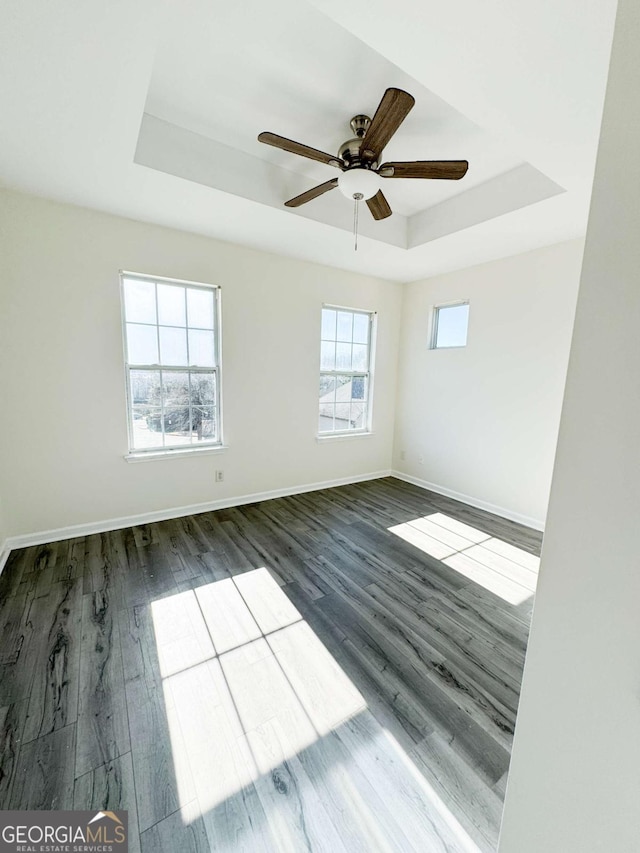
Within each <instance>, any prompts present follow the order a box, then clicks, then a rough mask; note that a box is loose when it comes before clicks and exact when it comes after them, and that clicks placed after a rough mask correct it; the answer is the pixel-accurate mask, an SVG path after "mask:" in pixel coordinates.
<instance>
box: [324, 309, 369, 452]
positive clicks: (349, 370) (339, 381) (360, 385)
mask: <svg viewBox="0 0 640 853" xmlns="http://www.w3.org/2000/svg"><path fill="white" fill-rule="evenodd" d="M374 316H375V315H374V314H372V313H370V312H368V311H356V310H351V309H347V308H334V307H333V306H330V305H329V306H325V307H324V308H323V309H322V332H321V343H320V408H319V417H318V433H319V434H320V435H326V434H327V433H349V432H354V431H360V432H366V431H368V430H369V429H370V400H371V346H372V335H373V325H374Z"/></svg>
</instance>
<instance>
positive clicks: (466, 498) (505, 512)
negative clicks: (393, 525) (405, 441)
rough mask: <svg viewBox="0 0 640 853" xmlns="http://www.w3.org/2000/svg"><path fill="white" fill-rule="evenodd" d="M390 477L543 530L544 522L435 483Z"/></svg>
mask: <svg viewBox="0 0 640 853" xmlns="http://www.w3.org/2000/svg"><path fill="white" fill-rule="evenodd" d="M391 476H392V477H397V478H398V480H404V481H405V483H411V484H412V485H414V486H419V487H420V488H421V489H428V490H429V491H430V492H437V493H438V494H439V495H444V496H445V497H447V498H453V499H454V500H456V501H461V502H462V503H465V504H469V506H474V507H476V508H477V509H483V510H484V511H485V512H490V513H492V514H493V515H499V516H500V517H501V518H508V519H509V521H516V522H517V523H518V524H523V525H524V526H525V527H532V528H533V529H534V530H544V521H541V520H540V519H539V518H532V517H531V516H529V515H521V514H520V513H518V512H513V511H512V510H510V509H505V507H503V506H496V504H492V503H489V502H488V501H483V500H480V499H479V498H474V497H473V496H472V495H464V494H462V493H461V492H454V491H453V489H447V488H446V487H445V486H439V485H438V484H437V483H429V482H428V481H427V480H421V479H420V478H419V477H412V476H411V475H410V474H405V473H404V472H403V471H392V472H391Z"/></svg>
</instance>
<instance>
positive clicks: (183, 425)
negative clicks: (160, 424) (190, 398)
mask: <svg viewBox="0 0 640 853" xmlns="http://www.w3.org/2000/svg"><path fill="white" fill-rule="evenodd" d="M182 444H191V426H190V420H189V407H188V406H187V407H181V408H178V409H169V408H167V407H166V406H165V409H164V446H165V447H172V446H173V445H182Z"/></svg>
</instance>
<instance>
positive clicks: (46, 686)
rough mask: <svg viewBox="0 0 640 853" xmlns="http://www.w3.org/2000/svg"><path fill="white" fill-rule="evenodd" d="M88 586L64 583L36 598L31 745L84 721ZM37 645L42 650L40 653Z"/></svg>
mask: <svg viewBox="0 0 640 853" xmlns="http://www.w3.org/2000/svg"><path fill="white" fill-rule="evenodd" d="M81 602H82V581H81V579H80V578H77V579H74V580H71V581H61V582H60V583H55V584H53V585H52V586H51V590H50V592H49V593H48V594H47V595H46V596H43V597H41V598H36V599H35V600H34V602H33V606H32V608H31V613H30V619H31V621H32V622H33V624H34V626H37V630H38V634H39V638H40V642H38V643H37V644H34V646H32V648H33V652H34V654H33V657H32V656H31V651H30V655H29V656H30V658H31V660H30V661H29V666H30V667H32V668H33V680H32V682H31V689H30V694H29V706H28V711H27V719H26V723H25V728H24V735H23V737H24V740H25V741H30V740H33V739H34V738H37V737H42V735H45V734H49V733H50V732H53V731H55V730H56V729H61V728H64V727H65V726H68V725H69V724H70V723H75V721H76V720H77V717H78V686H79V674H80V626H81V616H82V604H81ZM36 645H37V650H36Z"/></svg>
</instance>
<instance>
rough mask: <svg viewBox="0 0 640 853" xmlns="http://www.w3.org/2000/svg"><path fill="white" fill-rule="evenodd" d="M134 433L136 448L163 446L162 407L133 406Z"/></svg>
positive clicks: (134, 446) (145, 448)
mask: <svg viewBox="0 0 640 853" xmlns="http://www.w3.org/2000/svg"><path fill="white" fill-rule="evenodd" d="M132 414H133V422H132V425H131V432H132V435H133V449H134V450H149V449H150V448H154V447H156V448H161V447H162V423H161V409H160V407H159V406H135V405H134V406H133V408H132Z"/></svg>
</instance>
